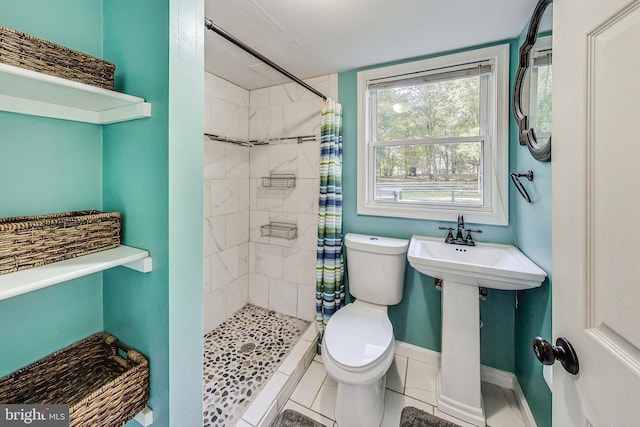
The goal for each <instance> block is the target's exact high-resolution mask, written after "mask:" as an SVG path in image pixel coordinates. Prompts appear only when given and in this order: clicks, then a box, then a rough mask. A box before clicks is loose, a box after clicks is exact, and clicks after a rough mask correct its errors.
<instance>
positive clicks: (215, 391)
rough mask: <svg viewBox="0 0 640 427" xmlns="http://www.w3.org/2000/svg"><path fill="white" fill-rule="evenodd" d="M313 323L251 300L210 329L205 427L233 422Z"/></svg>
mask: <svg viewBox="0 0 640 427" xmlns="http://www.w3.org/2000/svg"><path fill="white" fill-rule="evenodd" d="M308 326H309V322H306V321H304V320H300V319H296V318H295V317H291V316H286V315H284V314H280V313H276V312H274V311H269V310H267V309H264V308H260V307H257V306H254V305H250V304H248V305H245V306H244V307H243V308H242V309H240V310H239V311H238V312H237V313H236V314H234V315H233V317H231V318H230V319H228V320H227V321H225V322H223V323H222V324H220V326H218V327H217V328H215V329H214V330H212V331H211V332H208V333H206V334H205V335H204V390H203V391H204V396H203V423H202V425H203V426H205V427H214V426H216V427H218V426H219V427H230V426H233V425H234V424H235V423H236V422H237V421H238V420H239V419H240V418H241V417H242V414H243V413H244V411H245V410H246V409H247V407H248V406H249V404H250V403H251V400H252V398H253V397H255V396H256V395H257V394H258V392H259V391H260V390H261V389H262V387H264V385H265V384H266V383H267V381H268V380H269V378H270V377H271V375H273V373H274V372H275V371H276V370H277V368H278V366H279V365H280V363H282V361H283V360H284V359H285V357H286V356H287V354H288V353H289V351H290V350H291V349H292V348H293V346H294V345H295V344H296V342H297V341H298V339H300V336H301V335H302V333H303V332H304V330H305V329H306V328H307V327H308Z"/></svg>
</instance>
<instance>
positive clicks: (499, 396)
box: [283, 354, 527, 427]
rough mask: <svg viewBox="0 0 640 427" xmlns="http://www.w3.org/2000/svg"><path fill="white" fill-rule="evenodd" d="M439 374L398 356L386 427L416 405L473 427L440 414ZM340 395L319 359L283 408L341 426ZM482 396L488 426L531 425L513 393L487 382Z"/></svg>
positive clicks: (389, 390) (387, 402)
mask: <svg viewBox="0 0 640 427" xmlns="http://www.w3.org/2000/svg"><path fill="white" fill-rule="evenodd" d="M437 374H438V368H437V367H435V366H433V365H430V364H428V363H425V362H423V361H419V360H415V359H411V358H409V357H405V356H401V355H398V354H396V357H395V361H394V363H393V365H392V366H391V369H390V370H389V372H388V374H387V390H386V393H385V402H384V406H385V412H384V418H383V420H382V427H398V425H399V424H400V414H401V412H402V409H403V408H404V407H405V406H413V407H416V408H418V409H421V410H423V411H426V412H428V413H430V414H434V415H436V416H438V417H440V418H443V419H446V420H449V421H451V422H454V423H456V424H459V425H460V426H463V427H471V425H470V424H467V423H465V422H464V421H461V420H458V419H456V418H453V417H451V416H449V415H447V414H443V413H441V412H439V411H438V409H437V407H436V394H435V391H436V378H437ZM336 392H337V384H336V382H335V381H334V380H333V378H331V377H330V376H329V375H328V374H327V371H326V370H325V368H324V365H323V364H322V359H321V358H320V357H319V356H316V357H315V358H314V360H313V362H311V365H309V367H308V368H307V370H306V372H305V373H304V375H303V376H302V379H301V380H300V382H299V383H298V385H297V386H296V388H295V389H294V390H293V393H292V394H291V397H290V398H289V400H288V401H287V403H286V404H285V405H284V407H283V409H293V410H295V411H298V412H300V413H302V414H304V415H306V416H308V417H309V418H311V419H314V420H316V421H318V422H320V423H322V424H324V425H325V426H327V427H337V426H336V424H335V416H334V409H335V401H336ZM482 395H483V400H484V405H485V413H486V417H487V426H489V427H526V426H527V425H526V423H525V421H524V417H523V415H522V413H521V411H520V408H519V405H518V402H517V400H516V398H515V395H514V393H513V391H512V390H507V389H503V388H501V387H499V386H496V385H493V384H489V383H486V382H483V383H482ZM363 427H364V426H363Z"/></svg>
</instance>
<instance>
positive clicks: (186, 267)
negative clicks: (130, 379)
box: [103, 0, 204, 426]
mask: <svg viewBox="0 0 640 427" xmlns="http://www.w3.org/2000/svg"><path fill="white" fill-rule="evenodd" d="M152 6H153V7H151V3H150V2H149V1H144V0H138V1H127V2H105V8H104V27H105V32H104V50H105V57H106V58H108V59H109V60H111V61H112V62H114V63H116V64H118V70H119V71H118V74H117V77H116V82H117V89H118V90H122V91H126V92H129V93H131V94H133V95H137V96H141V97H144V98H145V99H146V100H147V101H149V102H151V103H152V105H153V112H152V117H151V118H149V119H144V120H136V121H132V122H126V123H120V124H114V125H109V126H106V127H105V128H104V151H103V156H104V166H103V168H104V203H105V207H108V208H109V209H117V210H120V211H121V212H123V215H124V226H125V232H124V242H125V243H126V244H128V245H131V246H136V247H142V248H145V249H148V250H149V252H150V253H151V256H152V258H153V272H151V273H147V274H141V273H138V272H135V271H131V270H127V269H122V268H121V269H113V270H110V271H107V272H105V273H104V325H105V329H106V330H108V331H110V332H112V333H114V334H115V335H117V336H118V337H120V338H121V339H122V340H123V341H124V342H126V343H129V345H131V346H133V347H136V348H139V349H140V350H141V351H142V352H143V353H144V354H146V355H147V356H148V357H149V361H150V367H151V378H150V384H151V395H150V402H149V405H150V406H151V408H152V409H153V410H154V426H155V425H159V426H165V425H184V426H190V425H193V426H195V425H200V424H201V423H202V308H201V307H202V300H201V298H202V297H201V295H202V151H203V148H202V144H203V139H202V133H203V130H202V129H203V122H202V117H203V112H202V108H203V107H202V94H203V92H204V90H203V86H204V81H203V79H204V77H203V73H202V70H203V68H204V67H203V59H202V58H203V54H204V52H203V51H202V46H203V43H202V41H203V38H202V37H203V32H202V31H198V30H197V29H198V28H201V27H203V25H202V22H203V18H202V10H203V2H202V1H194V0H163V1H154V2H153V5H152ZM185 10H189V12H188V13H186V12H185ZM172 34H173V35H176V36H175V37H171V35H172ZM178 34H180V37H178V36H177V35H178ZM176 88H179V91H178V93H176V92H177V91H176Z"/></svg>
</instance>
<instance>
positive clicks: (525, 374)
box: [510, 26, 553, 427]
mask: <svg viewBox="0 0 640 427" xmlns="http://www.w3.org/2000/svg"><path fill="white" fill-rule="evenodd" d="M527 29H528V26H527V27H525V28H524V30H523V32H522V34H521V35H520V37H519V39H518V46H519V45H520V44H521V43H522V41H523V40H524V37H525V35H526V31H527ZM515 59H517V58H514V60H515ZM513 67H514V68H515V67H517V63H515V62H514V65H513ZM511 141H512V143H511V152H510V158H511V160H510V161H511V165H512V168H511V170H512V171H518V172H526V171H528V170H532V171H533V173H534V180H533V181H532V182H529V181H527V180H524V181H523V182H524V185H525V186H526V188H527V191H528V192H529V195H530V196H531V199H532V203H527V201H526V200H524V198H522V197H521V196H520V195H519V194H518V192H517V191H515V190H514V189H513V188H512V191H511V218H512V228H513V230H514V233H515V236H516V241H517V242H518V246H519V247H520V249H521V250H522V252H524V253H525V254H527V256H528V257H529V258H531V259H532V260H533V261H534V262H535V263H536V264H538V265H539V266H540V267H541V268H542V269H544V270H545V271H546V272H547V275H548V278H547V280H546V282H545V283H544V284H543V285H542V286H541V287H540V288H537V289H531V290H529V291H526V292H520V293H519V295H518V300H519V301H518V302H519V304H518V309H517V310H516V328H515V337H516V339H515V362H516V370H515V373H516V375H517V377H518V382H519V383H520V386H521V387H522V390H523V392H524V395H525V397H526V398H527V402H528V404H529V408H530V409H531V412H532V413H533V416H534V417H535V419H536V423H537V425H538V427H546V426H551V392H550V391H549V388H548V387H547V385H546V383H545V382H544V379H543V378H542V365H541V364H540V362H538V360H537V359H536V358H535V356H534V354H533V351H532V349H531V341H532V340H533V338H534V337H535V336H538V335H539V336H542V337H545V338H547V339H551V283H552V281H553V280H552V276H553V274H552V270H551V162H539V161H537V160H534V158H533V157H531V155H530V154H529V150H528V149H527V148H526V147H525V146H520V145H519V144H518V142H517V141H518V133H517V127H516V126H515V123H513V122H512V126H511Z"/></svg>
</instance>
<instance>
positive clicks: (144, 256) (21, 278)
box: [0, 245, 152, 300]
mask: <svg viewBox="0 0 640 427" xmlns="http://www.w3.org/2000/svg"><path fill="white" fill-rule="evenodd" d="M119 265H122V266H124V267H127V268H131V269H134V270H137V271H140V272H142V273H148V272H150V271H151V270H152V260H151V258H150V257H149V252H147V251H145V250H142V249H136V248H132V247H130V246H123V245H121V246H118V247H117V248H114V249H107V250H106V251H101V252H96V253H93V254H89V255H84V256H81V257H77V258H71V259H67V260H64V261H60V262H55V263H52V264H47V265H43V266H41V267H35V268H29V269H27V270H20V271H16V272H15V273H9V274H3V275H0V300H4V299H8V298H12V297H15V296H18V295H22V294H26V293H28V292H32V291H36V290H38V289H42V288H46V287H48V286H53V285H57V284H58V283H62V282H66V281H69V280H72V279H77V278H78V277H82V276H87V275H89V274H93V273H97V272H99V271H103V270H107V269H109V268H113V267H117V266H119Z"/></svg>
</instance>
